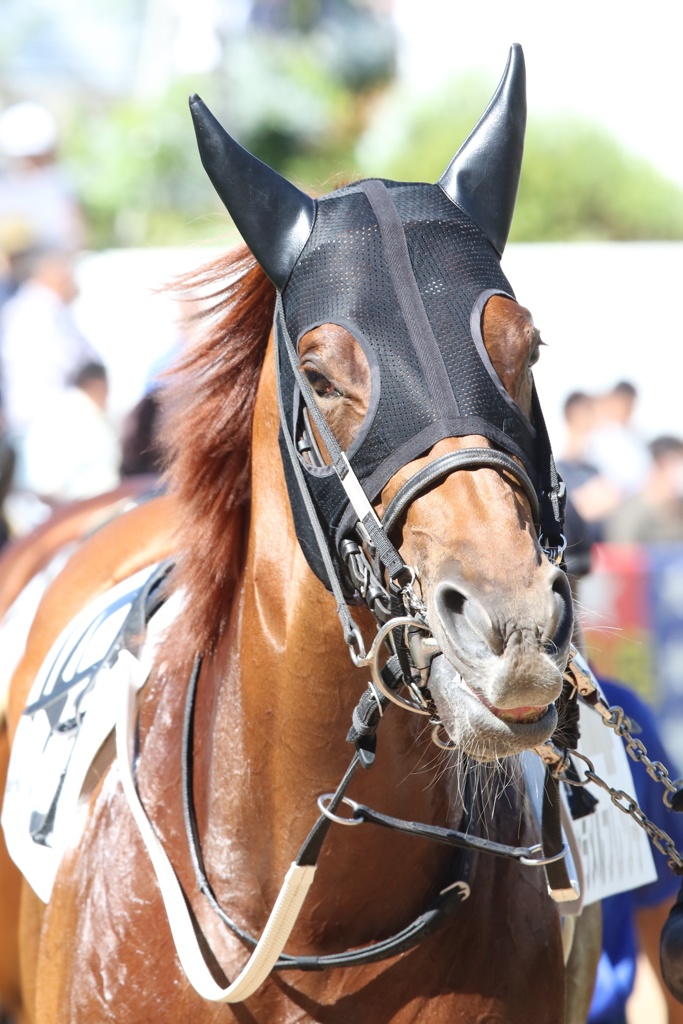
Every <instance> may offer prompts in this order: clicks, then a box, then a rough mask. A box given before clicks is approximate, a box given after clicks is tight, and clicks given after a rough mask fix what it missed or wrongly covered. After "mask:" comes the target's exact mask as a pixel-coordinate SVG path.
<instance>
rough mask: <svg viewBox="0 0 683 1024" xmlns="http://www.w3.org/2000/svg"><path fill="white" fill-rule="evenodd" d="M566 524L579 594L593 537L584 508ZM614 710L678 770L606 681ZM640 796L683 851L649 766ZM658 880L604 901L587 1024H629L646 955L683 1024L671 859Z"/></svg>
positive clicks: (645, 722) (626, 695)
mask: <svg viewBox="0 0 683 1024" xmlns="http://www.w3.org/2000/svg"><path fill="white" fill-rule="evenodd" d="M567 512H568V515H567V517H566V519H565V534H566V537H567V552H566V555H567V557H566V561H567V570H568V572H569V576H570V581H571V583H572V590H573V592H575V591H576V586H577V583H578V581H579V580H580V579H581V578H582V577H584V576H586V575H588V573H589V572H590V570H591V542H590V530H589V529H588V528H587V526H586V524H585V523H583V522H582V519H581V516H580V515H579V514H578V512H577V511H576V509H573V508H572V507H571V501H568V502H567ZM598 681H599V683H600V686H601V687H602V690H603V692H604V695H605V698H606V699H607V701H608V702H609V703H610V705H612V706H614V705H618V706H619V707H621V708H623V710H624V711H625V713H626V715H627V716H628V717H629V718H630V719H631V723H632V726H633V735H634V736H636V737H637V739H639V740H640V741H641V742H642V743H643V744H644V746H645V748H646V750H647V753H648V757H649V758H650V760H651V761H653V762H654V761H661V762H662V763H663V764H665V765H669V766H671V764H672V759H671V757H670V756H669V754H668V753H667V751H666V749H665V747H664V744H663V742H662V739H661V737H660V734H659V728H658V725H657V718H656V716H655V714H654V712H653V711H652V709H651V708H650V707H649V706H648V705H647V704H645V703H644V701H643V700H642V699H641V698H640V697H639V696H637V695H636V694H635V693H634V692H633V691H632V690H631V689H630V688H629V687H627V686H624V685H623V684H621V683H619V682H617V681H615V680H612V679H605V678H604V677H602V676H598ZM632 775H633V785H634V789H635V793H633V794H632V795H634V796H635V797H636V800H637V801H638V805H639V807H640V808H641V810H642V811H643V812H644V813H645V814H646V815H647V817H648V818H649V819H650V821H653V822H654V823H655V825H657V826H658V827H659V828H660V829H662V830H663V831H664V832H666V833H667V834H668V835H669V836H671V838H672V839H673V841H674V843H675V845H676V847H677V849H678V850H683V816H677V815H676V814H674V813H673V812H672V811H669V810H667V808H666V807H665V806H664V803H663V801H662V794H663V793H664V790H663V788H662V786H661V785H659V784H658V783H657V782H655V780H654V779H652V778H651V777H650V776H649V775H648V774H647V772H646V771H645V768H644V767H643V766H642V765H639V764H634V765H633V767H632ZM653 860H654V864H655V869H656V871H657V878H656V879H655V880H654V881H653V882H650V883H649V884H647V885H643V886H640V887H639V888H637V889H631V890H630V891H627V892H621V893H618V894H617V895H615V896H609V897H607V898H606V899H604V900H602V952H601V956H600V961H599V964H598V973H597V977H596V982H595V990H594V992H593V999H592V1001H591V1007H590V1011H589V1015H588V1021H587V1024H626V1022H627V1019H628V1018H627V1004H628V1000H629V997H630V996H631V994H632V992H633V990H634V987H635V983H636V974H637V969H638V957H639V955H643V956H645V957H646V959H647V960H648V961H649V963H650V965H651V966H652V968H653V970H654V973H655V976H656V979H657V982H658V984H659V986H660V988H661V993H662V996H663V998H664V1000H665V1002H666V1007H667V1016H666V1018H665V1020H666V1021H667V1022H668V1024H683V1005H681V1004H679V1003H678V1002H677V1001H676V999H674V998H673V997H672V996H671V994H670V992H669V991H668V989H667V988H666V987H665V985H664V982H663V979H662V972H661V968H660V963H659V937H660V932H661V929H662V926H663V924H664V922H665V921H666V919H667V916H668V914H669V911H670V909H671V904H672V902H673V899H674V897H675V894H676V891H677V889H678V885H679V882H678V878H677V877H676V876H675V875H674V874H673V872H672V871H671V869H670V868H669V867H668V865H667V862H666V860H665V858H664V857H663V856H662V855H661V854H660V853H659V852H658V851H657V850H653Z"/></svg>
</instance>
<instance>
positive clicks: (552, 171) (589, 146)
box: [511, 118, 683, 241]
mask: <svg viewBox="0 0 683 1024" xmlns="http://www.w3.org/2000/svg"><path fill="white" fill-rule="evenodd" d="M511 237H512V238H513V239H516V240H523V241H535V240H538V239H542V240H549V241H554V240H560V239H562V240H572V241H573V240H579V239H598V240H600V239H604V240H636V239H681V238H683V190H681V189H680V188H679V187H678V186H677V185H675V184H674V183H673V182H670V181H668V180H667V179H666V178H664V177H663V176H662V175H661V174H660V173H659V172H658V171H656V170H655V169H654V168H653V167H652V166H651V165H650V164H648V163H647V162H646V161H644V160H641V159H639V158H637V157H635V156H633V155H632V154H631V153H629V152H628V151H627V150H626V149H625V148H624V147H623V146H621V145H620V144H619V143H618V142H616V141H615V140H614V139H613V138H611V137H610V136H609V134H608V133H606V132H605V131H604V130H603V129H601V128H599V127H597V126H595V125H592V124H589V123H586V122H582V121H577V120H574V119H568V118H563V119H561V120H550V119H545V120H543V121H538V120H532V121H531V122H530V124H529V130H528V133H527V144H526V149H525V156H524V170H523V173H522V180H521V183H520V190H519V200H518V203H517V210H516V214H515V220H514V223H513V228H512V235H511Z"/></svg>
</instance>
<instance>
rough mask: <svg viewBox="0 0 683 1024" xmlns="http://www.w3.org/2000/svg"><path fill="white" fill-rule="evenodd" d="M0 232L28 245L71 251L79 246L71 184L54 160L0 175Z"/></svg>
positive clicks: (78, 222) (79, 223) (79, 227)
mask: <svg viewBox="0 0 683 1024" xmlns="http://www.w3.org/2000/svg"><path fill="white" fill-rule="evenodd" d="M0 234H3V235H5V236H9V237H12V236H13V235H14V236H16V237H17V238H18V239H20V240H23V241H24V244H27V245H29V246H31V247H33V246H39V247H40V248H55V249H65V250H68V251H72V252H75V251H76V250H78V249H80V248H81V247H82V246H83V241H84V240H83V225H82V218H81V213H80V210H79V207H78V204H77V202H76V198H75V196H74V194H73V190H72V189H71V186H70V184H69V182H68V180H67V178H66V176H65V175H64V173H63V172H62V170H61V169H60V168H59V167H58V166H56V165H55V164H48V165H46V166H44V167H31V168H27V169H21V170H11V171H8V172H7V173H6V174H4V175H2V176H0Z"/></svg>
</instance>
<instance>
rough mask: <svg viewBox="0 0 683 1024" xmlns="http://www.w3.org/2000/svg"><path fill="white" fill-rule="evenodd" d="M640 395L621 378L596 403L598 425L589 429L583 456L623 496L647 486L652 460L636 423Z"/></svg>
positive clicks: (631, 385)
mask: <svg viewBox="0 0 683 1024" xmlns="http://www.w3.org/2000/svg"><path fill="white" fill-rule="evenodd" d="M637 399H638V392H637V391H636V388H635V387H634V386H633V384H631V383H630V382H629V381H620V382H619V383H618V384H616V385H615V386H614V387H613V388H612V389H611V391H608V392H607V393H606V394H604V395H601V396H600V397H599V398H598V399H597V404H596V425H595V426H594V428H593V429H592V430H591V431H590V432H589V434H588V436H587V438H586V443H585V446H584V451H583V456H584V459H585V460H586V462H588V463H590V464H591V465H593V466H595V468H596V470H597V471H598V473H599V475H600V476H601V477H603V478H605V479H606V480H609V481H610V483H612V484H613V485H614V486H615V487H617V488H618V489H619V492H620V495H621V497H629V496H630V495H632V494H635V493H636V492H637V491H639V490H640V488H641V487H642V486H643V483H644V481H645V477H646V476H647V474H648V471H649V469H650V464H651V458H650V454H649V452H648V450H647V446H646V444H645V442H644V441H643V439H642V437H641V436H640V434H639V433H638V431H637V430H636V429H635V427H634V426H633V414H634V410H635V406H636V402H637Z"/></svg>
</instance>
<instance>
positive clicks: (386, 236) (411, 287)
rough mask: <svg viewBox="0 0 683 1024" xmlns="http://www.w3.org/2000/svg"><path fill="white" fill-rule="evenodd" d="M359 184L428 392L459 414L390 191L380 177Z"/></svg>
mask: <svg viewBox="0 0 683 1024" xmlns="http://www.w3.org/2000/svg"><path fill="white" fill-rule="evenodd" d="M358 187H359V189H360V190H361V192H363V193H364V194H365V196H366V198H367V200H368V202H369V203H370V206H371V207H372V212H373V213H374V215H375V217H376V218H377V224H378V225H379V231H380V235H381V236H382V247H383V250H384V253H385V256H386V261H387V265H388V267H389V273H390V275H391V280H392V283H393V285H394V291H395V292H396V298H397V299H398V304H399V306H400V307H401V313H402V315H403V319H404V321H405V325H406V327H407V329H408V333H409V335H410V338H411V340H412V342H413V345H414V346H415V352H416V354H417V357H418V359H419V361H420V366H421V367H422V372H423V373H424V375H425V380H426V381H427V387H428V388H429V394H430V395H431V397H432V399H433V401H434V405H435V407H436V408H437V409H440V410H442V411H443V415H444V416H457V415H458V403H457V402H456V400H455V395H454V394H453V388H452V387H451V382H450V379H449V377H448V371H447V369H446V366H445V364H444V361H443V356H442V355H441V350H440V349H439V346H438V345H437V343H436V338H435V337H434V332H433V331H432V326H431V324H430V322H429V318H428V316H427V311H426V310H425V307H424V303H423V301H422V296H421V295H420V289H419V288H418V285H417V281H416V280H415V274H414V273H413V267H412V264H411V262H410V254H409V252H408V244H407V242H406V236H405V231H404V230H403V222H402V221H401V217H400V215H399V212H398V210H397V209H396V206H395V204H394V200H393V199H392V197H391V193H390V191H389V189H388V188H387V187H386V185H385V184H384V182H382V181H378V180H377V179H370V180H368V181H361V182H359V183H358Z"/></svg>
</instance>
